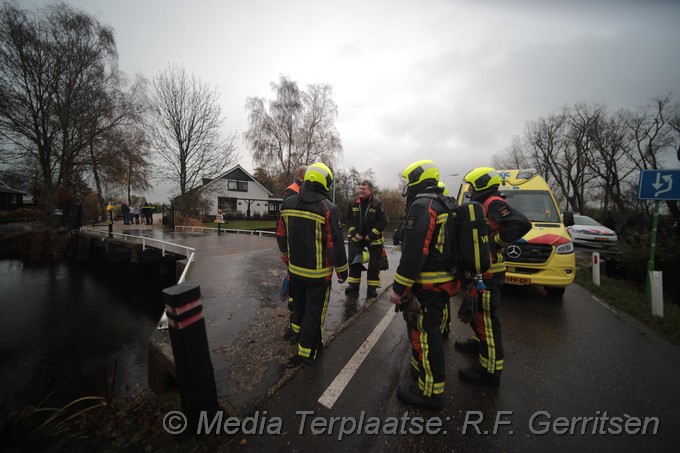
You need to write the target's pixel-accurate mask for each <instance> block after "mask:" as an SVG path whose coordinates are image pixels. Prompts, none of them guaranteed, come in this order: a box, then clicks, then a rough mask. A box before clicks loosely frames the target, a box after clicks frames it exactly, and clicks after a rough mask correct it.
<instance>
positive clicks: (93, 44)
mask: <svg viewBox="0 0 680 453" xmlns="http://www.w3.org/2000/svg"><path fill="white" fill-rule="evenodd" d="M116 64H117V53H116V45H115V40H114V35H113V30H112V29H111V28H109V27H105V26H103V25H101V24H100V23H99V22H98V21H97V20H96V19H94V18H93V17H91V16H89V15H87V14H85V13H83V12H81V11H78V10H75V9H72V8H71V7H69V6H67V5H66V4H63V3H58V4H55V5H53V6H50V7H47V8H46V9H44V10H39V11H36V12H34V13H29V12H27V11H24V10H22V9H19V8H17V7H15V6H12V5H9V4H7V3H5V4H4V5H3V7H2V10H1V11H0V137H2V141H3V142H4V143H5V145H4V146H3V157H5V158H6V159H7V161H8V162H13V163H18V164H20V165H24V166H28V167H34V168H36V169H37V170H38V172H37V175H38V181H37V185H38V189H39V190H38V192H39V193H42V194H44V197H45V200H44V205H45V208H46V211H47V212H51V210H52V207H53V206H54V203H55V194H56V192H57V190H59V188H60V187H61V186H62V185H71V186H76V185H77V186H82V184H80V180H81V173H82V171H83V169H84V168H85V167H86V166H87V159H86V158H84V155H85V154H86V153H85V152H84V150H86V149H87V143H88V139H89V138H90V137H91V131H92V130H93V129H96V128H95V126H94V125H93V122H95V121H96V118H97V114H96V112H95V111H96V108H97V107H96V100H97V99H100V98H101V96H103V95H104V94H105V93H106V90H107V89H109V88H110V87H111V86H113V85H115V84H116V82H117V74H118V70H117V67H116Z"/></svg>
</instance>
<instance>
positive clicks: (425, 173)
mask: <svg viewBox="0 0 680 453" xmlns="http://www.w3.org/2000/svg"><path fill="white" fill-rule="evenodd" d="M402 176H403V177H404V179H406V183H407V184H408V186H409V187H411V186H415V185H416V184H419V183H421V182H423V181H424V180H426V179H434V180H435V181H437V182H439V168H437V166H436V165H435V164H434V162H433V161H431V160H419V161H418V162H413V163H412V164H411V165H409V166H408V167H406V170H404V173H402Z"/></svg>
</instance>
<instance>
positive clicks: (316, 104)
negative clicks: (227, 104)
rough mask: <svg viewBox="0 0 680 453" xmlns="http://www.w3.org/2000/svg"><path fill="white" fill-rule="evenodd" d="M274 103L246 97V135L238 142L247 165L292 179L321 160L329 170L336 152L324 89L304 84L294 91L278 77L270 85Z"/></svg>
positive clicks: (332, 110) (332, 114) (332, 113)
mask: <svg viewBox="0 0 680 453" xmlns="http://www.w3.org/2000/svg"><path fill="white" fill-rule="evenodd" d="M271 87H272V91H274V93H275V94H276V99H274V100H272V101H269V103H268V107H267V101H265V100H264V99H263V98H257V97H249V98H247V100H246V110H248V111H249V114H248V122H249V127H248V131H247V132H245V133H244V138H245V140H246V142H247V143H248V146H249V147H250V149H251V150H252V151H253V161H254V162H255V163H256V165H257V166H260V167H263V168H265V169H267V170H274V171H277V172H280V173H283V175H284V177H285V180H288V181H292V180H293V178H294V176H295V170H296V169H297V168H298V167H299V166H300V165H308V164H312V163H314V162H317V161H322V162H324V163H325V164H326V165H328V166H330V167H332V166H333V164H334V163H335V162H336V161H337V158H338V157H339V156H340V154H341V153H342V144H341V141H340V137H339V135H338V133H337V131H336V129H335V118H336V117H337V115H338V108H337V106H336V105H335V102H333V100H332V99H331V94H332V90H331V87H330V85H310V86H308V89H307V91H306V92H305V91H300V89H299V88H298V86H297V83H296V82H294V81H292V80H289V79H288V78H286V77H284V76H281V78H280V81H279V84H278V85H277V84H276V83H272V84H271Z"/></svg>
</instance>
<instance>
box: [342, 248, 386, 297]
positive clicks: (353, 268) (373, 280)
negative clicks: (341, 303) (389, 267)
mask: <svg viewBox="0 0 680 453" xmlns="http://www.w3.org/2000/svg"><path fill="white" fill-rule="evenodd" d="M365 244H368V242H362V243H358V242H354V241H352V240H350V242H349V247H348V248H349V250H348V258H347V259H348V261H349V262H350V263H351V262H352V261H353V260H354V257H356V256H357V255H359V256H361V253H362V251H363V249H364V248H367V249H368V254H369V259H368V271H367V272H366V280H367V283H368V286H374V287H376V288H379V287H380V256H381V255H382V251H383V245H382V244H378V245H366V246H365ZM364 269H365V268H364V266H363V264H361V263H357V264H350V266H349V279H348V280H347V283H349V284H354V285H358V284H360V283H361V271H363V270H364Z"/></svg>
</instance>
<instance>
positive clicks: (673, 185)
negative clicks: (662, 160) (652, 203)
mask: <svg viewBox="0 0 680 453" xmlns="http://www.w3.org/2000/svg"><path fill="white" fill-rule="evenodd" d="M638 198H639V199H640V200H680V170H642V171H640V191H639V192H638Z"/></svg>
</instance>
